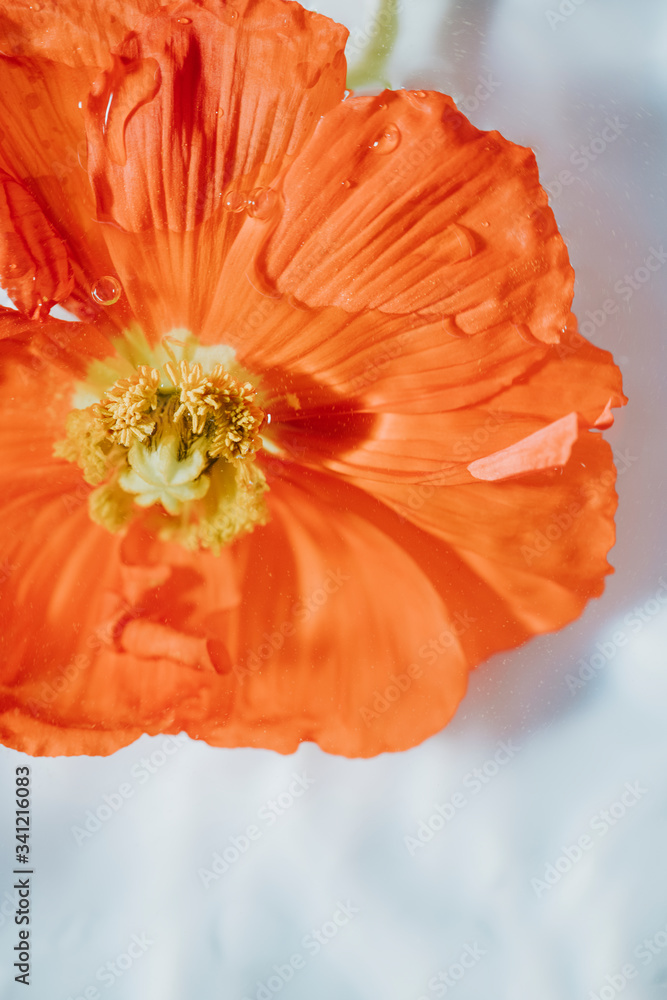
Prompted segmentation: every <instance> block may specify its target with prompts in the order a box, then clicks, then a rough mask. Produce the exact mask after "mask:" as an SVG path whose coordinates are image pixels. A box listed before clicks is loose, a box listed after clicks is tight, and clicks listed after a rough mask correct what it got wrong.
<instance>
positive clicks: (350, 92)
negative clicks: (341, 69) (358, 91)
mask: <svg viewBox="0 0 667 1000" xmlns="http://www.w3.org/2000/svg"><path fill="white" fill-rule="evenodd" d="M353 96H354V91H353V90H346V91H345V93H344V94H343V100H344V101H346V100H347V99H348V97H353Z"/></svg>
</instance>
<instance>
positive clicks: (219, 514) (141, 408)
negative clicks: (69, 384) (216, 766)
mask: <svg viewBox="0 0 667 1000" xmlns="http://www.w3.org/2000/svg"><path fill="white" fill-rule="evenodd" d="M167 351H168V353H169V355H170V357H169V360H167V361H166V362H165V363H163V364H162V365H161V366H159V367H158V366H155V365H142V364H140V365H135V366H134V370H133V371H131V373H130V374H128V375H126V376H125V377H122V378H117V379H116V380H115V381H114V382H113V384H111V385H110V386H108V388H106V389H105V390H104V392H103V394H102V395H101V398H99V401H98V402H95V403H93V404H92V405H90V406H87V407H85V408H82V409H75V410H73V411H72V412H71V413H70V414H69V417H68V420H67V434H66V437H65V439H64V440H63V441H59V442H58V444H57V445H56V448H55V452H56V455H58V456H59V457H61V458H65V459H67V460H68V461H70V462H75V463H76V464H77V465H79V467H80V468H81V469H82V471H83V474H84V478H85V479H86V481H87V482H88V483H90V484H91V485H93V486H96V487H97V488H96V489H95V490H93V492H92V493H91V494H90V497H89V501H88V502H89V511H90V516H91V518H92V519H93V520H94V521H96V522H97V523H98V524H100V525H102V526H103V527H105V528H107V529H108V530H109V531H113V532H116V531H120V530H121V529H123V528H124V527H125V526H126V525H127V524H128V523H129V522H130V521H131V520H132V519H133V518H134V517H135V516H136V515H137V514H138V513H140V509H141V508H144V509H146V508H151V510H150V511H149V512H148V515H149V517H151V516H152V517H153V520H154V521H155V525H154V527H155V529H156V530H157V532H158V533H159V535H160V536H161V537H162V538H167V539H170V540H173V541H177V542H180V543H181V544H183V545H185V546H187V547H188V548H210V549H213V551H215V552H219V550H220V548H221V546H223V545H228V544H229V543H230V542H232V541H233V540H234V539H235V538H237V537H238V536H239V535H241V534H244V533H245V532H247V531H251V530H252V529H253V528H254V527H256V526H257V525H259V524H265V523H266V521H267V511H266V504H265V501H264V493H265V492H266V490H267V485H266V480H265V478H264V476H263V474H262V472H261V471H260V469H259V468H258V466H257V464H256V463H255V461H254V458H255V454H256V452H257V451H258V449H259V448H260V447H261V445H262V440H261V437H260V430H261V427H262V423H263V421H264V413H263V411H262V410H261V409H260V408H259V406H257V405H256V403H255V401H254V400H255V397H256V391H255V389H254V388H253V386H252V385H251V384H250V382H246V381H242V373H241V377H238V374H239V373H238V372H236V371H235V373H234V375H232V373H231V372H230V371H229V367H234V366H233V365H232V366H230V365H229V364H228V365H225V364H223V363H219V362H218V363H213V364H210V363H209V364H208V365H207V367H208V369H209V370H205V367H204V366H203V365H202V363H200V362H199V361H198V360H185V359H181V360H177V359H176V358H175V357H174V355H173V353H172V351H171V350H169V349H168V348H167ZM190 353H191V354H192V353H193V352H192V351H191V352H190ZM194 353H195V354H196V352H194ZM126 355H127V352H126ZM235 376H236V377H235ZM107 385H108V377H107Z"/></svg>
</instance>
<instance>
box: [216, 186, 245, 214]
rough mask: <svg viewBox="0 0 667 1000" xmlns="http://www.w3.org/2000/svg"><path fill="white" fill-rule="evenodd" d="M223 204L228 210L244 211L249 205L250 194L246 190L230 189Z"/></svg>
mask: <svg viewBox="0 0 667 1000" xmlns="http://www.w3.org/2000/svg"><path fill="white" fill-rule="evenodd" d="M222 204H223V205H224V207H225V208H226V209H227V211H228V212H234V213H237V212H243V211H244V209H245V208H246V207H247V205H248V195H247V194H246V192H245V191H228V192H227V194H226V195H225V197H224V200H223V202H222Z"/></svg>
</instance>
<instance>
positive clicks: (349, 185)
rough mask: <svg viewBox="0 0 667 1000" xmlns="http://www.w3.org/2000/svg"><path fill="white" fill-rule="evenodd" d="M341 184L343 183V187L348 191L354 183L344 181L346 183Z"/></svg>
mask: <svg viewBox="0 0 667 1000" xmlns="http://www.w3.org/2000/svg"><path fill="white" fill-rule="evenodd" d="M340 183H341V185H342V187H344V188H345V190H346V191H347V190H349V188H351V187H352V181H348V180H344V181H341V182H340Z"/></svg>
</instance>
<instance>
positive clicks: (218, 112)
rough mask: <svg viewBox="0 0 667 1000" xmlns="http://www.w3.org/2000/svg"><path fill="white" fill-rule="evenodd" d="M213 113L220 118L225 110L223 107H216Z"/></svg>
mask: <svg viewBox="0 0 667 1000" xmlns="http://www.w3.org/2000/svg"><path fill="white" fill-rule="evenodd" d="M215 113H216V115H217V116H218V118H222V117H223V115H224V113H225V112H224V109H223V108H218V109H217V111H216V112H215Z"/></svg>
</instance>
